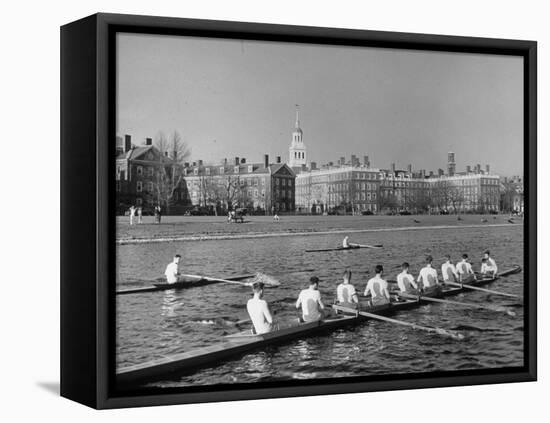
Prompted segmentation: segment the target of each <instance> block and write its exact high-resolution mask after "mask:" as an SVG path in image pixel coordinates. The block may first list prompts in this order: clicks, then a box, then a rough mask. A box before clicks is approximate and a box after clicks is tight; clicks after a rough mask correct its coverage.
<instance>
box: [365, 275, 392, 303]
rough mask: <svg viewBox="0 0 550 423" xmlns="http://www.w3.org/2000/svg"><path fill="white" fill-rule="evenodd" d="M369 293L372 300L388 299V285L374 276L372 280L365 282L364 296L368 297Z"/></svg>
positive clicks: (377, 276)
mask: <svg viewBox="0 0 550 423" xmlns="http://www.w3.org/2000/svg"><path fill="white" fill-rule="evenodd" d="M369 292H370V293H371V295H372V298H376V297H386V298H389V292H388V283H387V282H386V281H385V280H384V279H382V278H381V277H380V275H376V276H375V277H374V278H371V279H369V281H368V282H367V287H366V288H365V295H368V293H369Z"/></svg>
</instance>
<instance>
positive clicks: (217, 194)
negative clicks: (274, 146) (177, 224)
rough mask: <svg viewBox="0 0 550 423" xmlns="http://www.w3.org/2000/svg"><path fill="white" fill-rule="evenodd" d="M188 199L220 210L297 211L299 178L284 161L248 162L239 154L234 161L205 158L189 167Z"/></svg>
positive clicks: (266, 157)
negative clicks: (210, 161) (295, 207)
mask: <svg viewBox="0 0 550 423" xmlns="http://www.w3.org/2000/svg"><path fill="white" fill-rule="evenodd" d="M184 173H185V184H186V187H187V193H188V201H189V202H190V203H191V204H193V205H194V206H201V207H206V208H210V209H215V210H216V211H217V212H218V213H223V212H226V211H227V210H232V209H234V208H237V207H245V208H247V209H248V210H250V211H252V210H253V211H255V212H257V213H266V214H269V213H275V212H277V213H281V212H293V211H294V204H295V202H294V201H295V200H294V197H295V178H296V175H295V174H294V172H293V170H292V169H291V168H290V167H289V166H288V165H286V164H284V163H281V160H280V157H278V158H277V162H276V163H270V162H269V156H268V155H267V154H266V155H265V156H264V161H263V162H261V163H248V162H247V161H246V159H245V158H239V157H235V159H234V160H233V162H229V161H228V160H224V161H223V162H222V163H219V164H205V163H203V161H202V160H199V161H197V162H194V163H192V164H190V165H189V166H186V167H185V170H184Z"/></svg>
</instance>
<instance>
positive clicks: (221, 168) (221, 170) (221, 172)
mask: <svg viewBox="0 0 550 423" xmlns="http://www.w3.org/2000/svg"><path fill="white" fill-rule="evenodd" d="M224 172H225V168H224V167H223V166H222V167H220V175H223V174H224Z"/></svg>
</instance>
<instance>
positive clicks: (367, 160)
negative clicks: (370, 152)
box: [363, 156, 370, 167]
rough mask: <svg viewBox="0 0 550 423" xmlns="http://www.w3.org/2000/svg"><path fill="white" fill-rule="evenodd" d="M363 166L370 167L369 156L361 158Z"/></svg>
mask: <svg viewBox="0 0 550 423" xmlns="http://www.w3.org/2000/svg"><path fill="white" fill-rule="evenodd" d="M363 164H364V165H365V166H367V167H370V162H369V156H363Z"/></svg>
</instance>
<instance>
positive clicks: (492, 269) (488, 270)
mask: <svg viewBox="0 0 550 423" xmlns="http://www.w3.org/2000/svg"><path fill="white" fill-rule="evenodd" d="M483 258H484V259H485V260H486V261H487V265H486V266H485V272H484V271H483V265H482V266H481V267H482V269H481V273H483V274H488V275H491V277H493V278H494V277H495V276H496V275H497V272H498V267H497V263H496V262H495V260H494V259H493V258H492V257H491V252H490V251H489V250H486V251H485V252H484V253H483Z"/></svg>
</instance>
